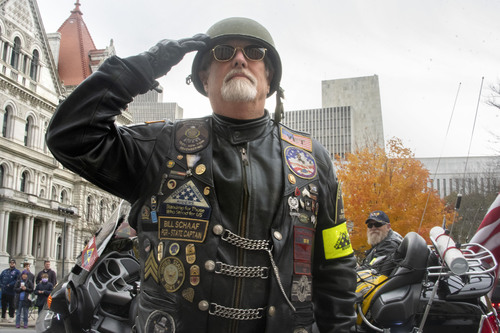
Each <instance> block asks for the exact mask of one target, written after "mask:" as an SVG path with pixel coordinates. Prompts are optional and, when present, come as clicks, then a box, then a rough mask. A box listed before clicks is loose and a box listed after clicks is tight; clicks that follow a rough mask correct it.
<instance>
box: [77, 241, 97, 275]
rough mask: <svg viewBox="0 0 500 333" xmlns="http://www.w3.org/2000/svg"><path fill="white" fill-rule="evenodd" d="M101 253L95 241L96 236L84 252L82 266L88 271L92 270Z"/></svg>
mask: <svg viewBox="0 0 500 333" xmlns="http://www.w3.org/2000/svg"><path fill="white" fill-rule="evenodd" d="M97 258H99V254H98V253H97V247H96V243H95V236H94V237H92V239H91V240H90V241H89V242H88V243H87V245H86V246H85V248H84V249H83V252H82V265H81V266H82V268H83V269H84V270H86V271H90V270H91V269H92V267H93V266H94V264H95V262H96V260H97Z"/></svg>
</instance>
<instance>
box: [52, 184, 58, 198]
mask: <svg viewBox="0 0 500 333" xmlns="http://www.w3.org/2000/svg"><path fill="white" fill-rule="evenodd" d="M52 200H53V201H57V190H56V187H55V186H52Z"/></svg>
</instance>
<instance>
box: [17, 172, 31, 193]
mask: <svg viewBox="0 0 500 333" xmlns="http://www.w3.org/2000/svg"><path fill="white" fill-rule="evenodd" d="M28 181H29V174H28V172H27V171H24V172H23V174H22V175H21V184H20V186H19V190H20V191H21V192H28Z"/></svg>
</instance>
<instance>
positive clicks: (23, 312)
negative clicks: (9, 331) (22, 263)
mask: <svg viewBox="0 0 500 333" xmlns="http://www.w3.org/2000/svg"><path fill="white" fill-rule="evenodd" d="M28 273H29V272H28V271H27V270H23V271H22V273H21V278H20V279H19V280H17V281H16V285H15V286H14V291H15V292H16V296H15V300H14V304H15V305H16V309H17V313H16V327H17V328H20V326H21V319H22V320H23V323H24V328H28V310H29V308H30V306H31V299H30V295H31V293H33V289H34V286H33V282H31V280H30V279H29V277H28Z"/></svg>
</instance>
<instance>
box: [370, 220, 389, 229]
mask: <svg viewBox="0 0 500 333" xmlns="http://www.w3.org/2000/svg"><path fill="white" fill-rule="evenodd" d="M386 224H387V223H382V222H375V223H367V224H366V226H367V227H368V229H371V228H373V227H375V228H380V227H381V226H383V225H386Z"/></svg>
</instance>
